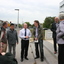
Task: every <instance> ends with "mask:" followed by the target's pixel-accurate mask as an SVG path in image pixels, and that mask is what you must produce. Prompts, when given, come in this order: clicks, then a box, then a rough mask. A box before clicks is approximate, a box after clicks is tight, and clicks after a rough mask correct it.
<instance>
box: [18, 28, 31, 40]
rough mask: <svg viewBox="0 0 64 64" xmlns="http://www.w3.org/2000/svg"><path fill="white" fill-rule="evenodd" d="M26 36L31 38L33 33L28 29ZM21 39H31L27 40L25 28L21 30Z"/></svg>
mask: <svg viewBox="0 0 64 64" xmlns="http://www.w3.org/2000/svg"><path fill="white" fill-rule="evenodd" d="M26 36H28V37H29V38H30V37H31V32H30V30H29V29H28V28H27V29H26ZM19 37H20V38H21V39H23V40H29V38H26V39H25V28H23V29H21V30H20V32H19Z"/></svg>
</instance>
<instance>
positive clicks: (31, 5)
mask: <svg viewBox="0 0 64 64" xmlns="http://www.w3.org/2000/svg"><path fill="white" fill-rule="evenodd" d="M61 1H62V0H0V18H1V19H3V20H9V21H14V22H15V23H16V22H17V21H16V20H17V12H15V10H14V9H15V8H19V9H20V11H19V12H20V23H21V21H22V18H23V20H24V21H30V22H31V23H33V21H34V20H35V19H38V20H39V21H40V22H43V20H44V19H45V17H46V16H58V13H59V3H60V2H61Z"/></svg>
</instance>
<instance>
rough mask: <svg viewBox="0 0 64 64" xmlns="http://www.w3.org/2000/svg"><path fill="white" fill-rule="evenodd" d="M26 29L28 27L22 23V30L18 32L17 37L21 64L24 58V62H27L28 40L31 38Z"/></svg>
mask: <svg viewBox="0 0 64 64" xmlns="http://www.w3.org/2000/svg"><path fill="white" fill-rule="evenodd" d="M27 27H28V26H27V24H26V23H24V25H23V29H21V30H20V32H19V37H20V38H21V62H23V58H24V56H25V59H26V60H29V59H28V58H27V56H28V47H29V38H30V37H31V32H30V30H29V29H28V28H27Z"/></svg>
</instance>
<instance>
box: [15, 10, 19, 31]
mask: <svg viewBox="0 0 64 64" xmlns="http://www.w3.org/2000/svg"><path fill="white" fill-rule="evenodd" d="M15 10H16V11H18V18H17V30H18V28H19V9H15Z"/></svg>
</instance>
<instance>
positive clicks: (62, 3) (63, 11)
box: [60, 0, 64, 13]
mask: <svg viewBox="0 0 64 64" xmlns="http://www.w3.org/2000/svg"><path fill="white" fill-rule="evenodd" d="M60 13H64V0H63V1H62V2H60Z"/></svg>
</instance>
